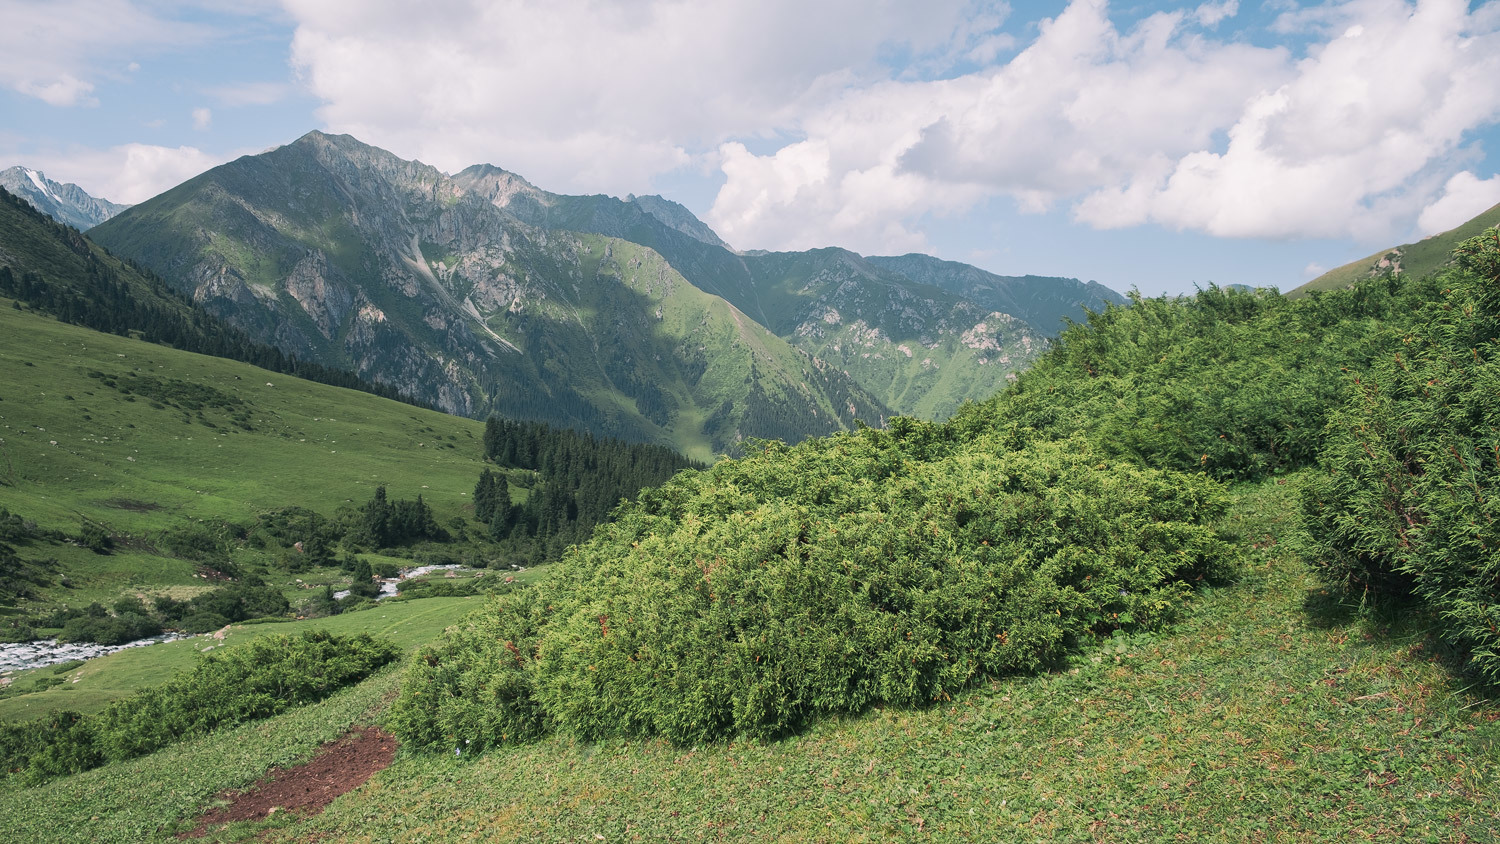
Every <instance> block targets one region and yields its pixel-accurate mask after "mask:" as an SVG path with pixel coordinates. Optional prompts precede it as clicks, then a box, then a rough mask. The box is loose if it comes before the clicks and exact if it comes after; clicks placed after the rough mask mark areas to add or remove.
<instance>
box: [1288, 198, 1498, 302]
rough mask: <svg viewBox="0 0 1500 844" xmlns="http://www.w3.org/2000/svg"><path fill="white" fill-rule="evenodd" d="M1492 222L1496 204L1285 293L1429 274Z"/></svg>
mask: <svg viewBox="0 0 1500 844" xmlns="http://www.w3.org/2000/svg"><path fill="white" fill-rule="evenodd" d="M1496 225H1500V205H1496V206H1495V207H1493V208H1491V209H1489V210H1488V211H1485V212H1484V213H1483V214H1480V215H1479V216H1477V217H1475V218H1474V219H1472V220H1470V221H1468V222H1467V223H1464V224H1463V225H1461V226H1458V227H1456V228H1453V229H1449V230H1448V231H1445V232H1443V233H1441V234H1435V235H1433V236H1431V237H1427V238H1423V239H1422V240H1419V241H1417V242H1416V243H1407V244H1403V245H1401V246H1394V247H1391V248H1390V249H1382V250H1381V251H1379V252H1376V253H1375V254H1373V255H1370V256H1368V257H1365V258H1361V259H1359V260H1358V261H1351V262H1349V263H1347V264H1345V265H1343V266H1342V267H1336V268H1334V269H1331V270H1329V271H1328V272H1326V273H1323V274H1322V275H1320V276H1318V277H1317V278H1315V279H1313V280H1312V281H1309V282H1307V283H1306V284H1304V285H1302V286H1300V287H1297V288H1296V289H1294V290H1292V291H1291V292H1290V293H1287V294H1286V295H1288V296H1291V297H1297V296H1305V295H1307V294H1308V293H1309V292H1311V291H1313V290H1334V289H1337V288H1340V287H1348V286H1349V285H1351V284H1354V283H1355V282H1357V281H1363V280H1364V279H1367V278H1376V277H1378V276H1381V275H1384V274H1385V273H1387V272H1390V273H1395V274H1399V275H1408V276H1412V277H1414V278H1420V277H1422V276H1425V275H1430V274H1432V273H1434V272H1437V271H1438V270H1439V269H1442V268H1443V267H1445V266H1448V265H1449V264H1450V263H1451V262H1452V257H1453V248H1454V247H1456V246H1457V245H1458V244H1459V243H1460V242H1462V241H1465V240H1468V239H1469V238H1471V237H1475V236H1477V235H1479V234H1480V233H1482V232H1483V231H1484V230H1485V229H1487V228H1490V227H1492V226H1496Z"/></svg>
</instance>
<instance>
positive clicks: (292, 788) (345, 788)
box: [177, 727, 396, 839]
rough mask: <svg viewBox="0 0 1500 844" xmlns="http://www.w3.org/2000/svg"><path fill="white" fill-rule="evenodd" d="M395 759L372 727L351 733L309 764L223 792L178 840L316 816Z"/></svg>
mask: <svg viewBox="0 0 1500 844" xmlns="http://www.w3.org/2000/svg"><path fill="white" fill-rule="evenodd" d="M395 756H396V738H395V736H392V735H391V734H390V733H387V732H385V731H383V730H380V729H378V728H376V727H364V728H362V729H358V730H353V731H351V732H349V733H348V734H346V735H345V736H344V737H343V738H341V739H339V740H338V741H337V742H334V743H330V744H326V745H324V746H323V748H322V749H321V750H319V751H318V755H316V756H314V757H313V758H312V759H311V760H309V761H307V762H304V763H302V764H301V765H296V766H294V767H291V768H276V769H274V770H272V771H271V772H270V773H269V774H267V775H266V776H265V777H264V778H263V779H261V780H260V781H259V782H257V783H255V784H254V785H252V786H250V787H249V788H247V789H245V790H244V791H235V792H226V793H224V794H220V795H219V799H221V800H228V801H229V805H228V806H221V807H219V808H217V809H214V810H212V811H210V812H208V813H207V814H205V815H204V816H203V817H201V818H199V819H198V826H197V827H195V828H194V829H193V831H191V832H184V833H182V834H181V835H178V836H177V837H178V838H182V839H187V838H201V837H202V836H204V835H206V834H208V830H209V828H210V827H213V826H218V825H220V824H226V823H230V822H232V821H259V820H264V819H266V818H267V817H269V816H270V815H271V813H273V812H296V813H298V814H300V815H304V816H306V815H316V814H317V813H318V812H321V811H323V809H324V808H326V807H327V806H328V804H329V803H332V802H333V801H334V798H336V797H338V796H340V795H342V794H346V793H348V792H350V791H353V790H354V789H356V788H359V787H360V786H361V785H364V782H365V780H367V779H369V778H370V777H371V776H373V775H374V774H375V773H376V772H378V771H381V770H384V769H385V768H387V767H389V766H390V764H391V760H392V759H393V758H395Z"/></svg>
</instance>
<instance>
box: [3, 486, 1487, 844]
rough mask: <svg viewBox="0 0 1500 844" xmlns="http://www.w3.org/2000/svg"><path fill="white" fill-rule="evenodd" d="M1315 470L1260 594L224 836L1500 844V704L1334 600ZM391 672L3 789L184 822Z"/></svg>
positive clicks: (525, 750) (114, 823)
mask: <svg viewBox="0 0 1500 844" xmlns="http://www.w3.org/2000/svg"><path fill="white" fill-rule="evenodd" d="M1296 484H1297V479H1296V478H1295V477H1294V478H1292V479H1291V480H1289V481H1288V480H1287V479H1285V478H1282V479H1273V480H1268V481H1266V482H1264V483H1261V484H1254V485H1241V486H1239V487H1238V488H1236V490H1235V496H1236V503H1235V507H1234V509H1233V511H1232V512H1231V515H1230V516H1229V517H1228V520H1227V522H1228V523H1227V525H1226V527H1228V528H1230V529H1231V530H1232V531H1233V533H1234V535H1235V536H1236V541H1237V542H1239V543H1241V544H1242V546H1243V548H1244V551H1245V556H1244V561H1243V564H1242V569H1241V572H1240V577H1239V580H1238V581H1237V582H1236V583H1235V584H1234V585H1231V586H1227V587H1220V588H1212V589H1205V590H1203V591H1201V592H1200V593H1199V595H1198V597H1197V599H1196V600H1195V601H1194V602H1193V604H1192V605H1191V607H1190V609H1189V610H1188V612H1187V613H1186V615H1185V617H1184V618H1183V619H1182V620H1181V621H1179V622H1178V623H1177V624H1176V625H1174V626H1173V627H1171V628H1169V629H1167V630H1165V631H1163V632H1160V633H1156V634H1137V635H1135V636H1132V637H1127V638H1120V639H1116V640H1115V641H1113V642H1109V643H1107V644H1105V645H1104V646H1103V647H1102V648H1099V649H1097V650H1094V651H1091V652H1086V653H1084V654H1083V655H1082V656H1080V657H1078V658H1077V659H1075V660H1074V661H1073V662H1072V663H1071V665H1069V666H1068V667H1066V668H1063V669H1061V670H1058V671H1054V672H1051V673H1047V674H1043V675H1040V676H1034V677H1016V678H1010V679H1002V680H998V681H994V682H991V683H989V684H987V685H985V686H983V687H981V688H978V689H975V690H973V691H971V692H968V693H964V694H962V695H956V696H954V698H953V699H952V700H951V701H948V702H946V703H944V704H942V705H940V706H937V707H934V708H931V709H925V710H918V711H912V710H903V709H881V708H877V709H873V710H870V711H868V712H865V713H863V714H861V715H858V716H854V717H849V718H843V719H831V720H825V721H821V722H819V723H817V724H815V725H814V726H812V727H811V729H809V730H808V731H807V732H805V733H803V734H801V735H798V736H795V737H792V738H788V739H784V740H781V741H775V742H770V743H758V742H744V741H730V742H723V743H715V744H709V745H702V746H695V747H682V746H674V745H671V744H669V743H666V742H663V741H656V740H653V741H643V742H642V741H635V742H625V741H611V742H603V743H598V744H588V743H582V742H578V741H576V740H573V739H570V738H567V737H556V738H551V739H547V740H544V741H540V742H537V743H534V744H530V745H524V746H520V747H515V748H509V749H502V750H496V751H492V752H489V753H486V754H483V755H479V756H477V757H475V758H472V759H471V758H462V757H460V758H455V757H454V756H452V755H430V754H415V753H410V752H403V753H402V754H401V756H399V757H398V759H397V762H396V764H395V765H393V766H392V767H391V768H389V769H387V770H386V771H384V772H382V773H380V774H378V775H377V776H376V777H375V779H373V780H372V781H371V782H369V783H367V784H366V785H365V786H363V787H362V788H360V789H358V790H356V791H354V792H351V793H349V794H347V795H345V796H343V797H341V798H339V799H338V800H336V801H335V802H334V803H333V805H332V806H331V807H330V808H329V809H328V810H327V811H326V812H325V813H324V814H322V815H319V816H317V817H313V818H308V819H298V818H281V819H275V820H271V821H267V822H264V823H258V824H240V825H236V826H234V827H231V828H227V829H224V830H219V831H217V832H215V833H214V834H213V835H211V836H210V838H209V839H207V840H231V841H243V840H257V841H272V842H282V841H285V842H292V841H309V840H338V841H371V842H373V841H460V840H525V841H580V840H581V841H600V840H602V841H665V840H681V841H696V840H727V841H750V840H754V841H766V840H771V841H896V840H900V841H1077V842H1144V841H1204V842H1292V841H1296V842H1302V841H1329V842H1333V841H1339V842H1344V841H1372V842H1374V841H1382V842H1383V841H1438V842H1485V841H1495V840H1500V710H1497V709H1496V708H1495V705H1494V704H1493V703H1492V702H1489V701H1486V700H1484V699H1482V698H1479V697H1474V696H1472V695H1471V694H1470V693H1469V692H1468V691H1466V689H1465V686H1466V684H1467V681H1465V680H1464V679H1463V678H1462V677H1461V676H1458V675H1456V674H1455V673H1453V672H1452V671H1451V670H1450V668H1449V666H1448V663H1447V660H1446V654H1445V653H1444V651H1443V649H1442V647H1441V646H1439V645H1436V644H1434V642H1435V640H1434V638H1433V637H1431V636H1430V635H1429V630H1428V628H1427V626H1426V623H1425V621H1424V619H1422V618H1421V617H1420V616H1418V615H1409V614H1407V615H1403V614H1381V613H1376V612H1370V611H1363V612H1362V611H1361V610H1360V609H1359V608H1357V607H1351V606H1344V605H1340V604H1338V603H1337V602H1336V601H1335V600H1334V599H1333V598H1332V597H1330V595H1329V593H1328V592H1327V591H1326V590H1324V589H1323V588H1322V587H1321V585H1320V584H1319V582H1318V581H1317V580H1316V578H1315V577H1314V576H1313V575H1312V573H1311V571H1310V569H1309V568H1308V566H1307V564H1306V563H1305V562H1304V561H1303V560H1302V559H1301V558H1300V557H1299V556H1298V551H1297V549H1298V547H1299V545H1300V542H1301V539H1300V536H1299V528H1298V527H1297V524H1296V520H1295V518H1294V516H1293V513H1294V512H1295V497H1294V493H1295V488H1296ZM413 603H414V604H422V603H425V602H413ZM375 612H378V610H377V611H375ZM367 614H368V613H359V614H358V615H367ZM274 627H277V628H282V629H284V628H285V625H274ZM392 682H393V681H392V675H390V674H382V675H380V676H379V677H377V678H374V679H372V680H369V681H366V682H365V683H364V684H362V685H361V686H359V687H357V688H355V689H352V690H350V691H348V692H345V693H342V694H341V695H339V696H336V697H335V698H332V699H330V700H329V701H324V702H323V703H320V704H316V705H314V706H310V707H307V708H306V709H304V710H301V711H298V712H293V713H288V714H286V715H283V716H278V717H277V718H273V719H269V720H268V721H266V722H263V723H261V724H259V725H250V726H248V727H242V728H237V729H235V730H231V731H227V732H225V733H223V734H220V735H215V736H211V737H209V738H207V739H204V740H200V741H195V742H190V743H187V744H185V745H183V746H180V747H175V748H170V749H168V750H165V751H162V752H159V753H156V754H153V755H152V756H149V757H146V758H143V759H138V760H134V761H132V762H130V763H123V764H119V765H110V766H107V767H104V768H100V769H98V770H95V771H91V772H88V773H86V774H80V775H76V776H74V777H69V778H67V779H63V780H58V781H56V782H53V783H50V784H48V785H46V786H43V787H40V788H38V789H32V790H26V791H17V792H12V793H7V794H0V815H3V816H5V817H8V818H18V819H20V824H21V825H20V826H19V827H14V828H16V829H19V830H20V831H22V832H25V833H27V834H28V835H32V836H34V837H33V838H32V839H30V840H37V841H46V840H65V836H64V835H63V834H62V833H61V832H60V831H61V830H68V831H69V834H70V835H76V834H83V833H87V834H88V835H89V836H90V837H91V838H93V839H95V840H100V841H123V840H151V839H153V838H156V837H164V836H165V835H166V834H167V833H169V832H172V831H174V830H177V829H183V828H187V827H190V826H191V818H192V817H194V816H195V815H196V813H197V812H199V811H201V810H202V809H203V808H206V807H207V806H209V805H210V804H211V803H212V798H211V795H212V794H214V793H216V792H217V791H218V790H219V789H223V788H234V787H239V786H242V785H244V784H245V783H247V782H250V781H252V780H253V779H255V777H256V776H257V775H258V773H259V772H260V771H263V770H264V769H265V767H268V766H269V765H270V764H272V760H277V761H284V760H286V759H288V758H295V757H298V756H306V755H307V754H309V753H311V752H312V750H313V749H314V748H315V747H316V746H317V743H316V742H314V741H310V738H314V737H318V736H325V735H329V736H331V735H334V734H336V728H337V726H338V725H340V724H344V725H347V724H352V723H355V722H356V721H369V720H378V718H379V716H378V709H379V706H378V701H379V700H381V699H382V698H383V697H386V698H388V696H389V694H390V693H391V692H392V690H393V686H392ZM361 707H363V708H361ZM356 710H358V711H356ZM299 730H305V731H310V733H311V736H302V735H297V736H295V737H294V736H293V734H294V733H295V732H296V731H299ZM320 740H321V739H320ZM132 789H139V790H140V791H141V792H142V793H143V796H142V798H141V805H136V804H135V803H134V802H133V801H132V800H131V798H130V797H129V796H128V795H129V794H130V793H131V790H132ZM66 840H76V839H66Z"/></svg>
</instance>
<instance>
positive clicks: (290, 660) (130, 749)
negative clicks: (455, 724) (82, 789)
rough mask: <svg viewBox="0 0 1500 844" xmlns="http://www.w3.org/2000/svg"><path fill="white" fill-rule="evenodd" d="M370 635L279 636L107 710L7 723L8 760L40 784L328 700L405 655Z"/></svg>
mask: <svg viewBox="0 0 1500 844" xmlns="http://www.w3.org/2000/svg"><path fill="white" fill-rule="evenodd" d="M397 653H399V650H398V649H397V647H396V646H395V645H394V644H392V643H391V642H389V641H387V640H384V639H375V638H372V637H371V636H370V635H369V634H365V633H361V634H359V635H358V636H334V635H331V634H329V633H327V632H324V631H309V632H306V633H303V634H302V635H300V636H285V635H269V636H262V637H260V638H258V639H254V640H251V641H250V642H247V643H245V644H243V645H237V646H234V647H230V648H224V649H222V650H216V651H213V652H212V653H209V654H207V655H205V656H204V657H203V658H202V659H201V660H200V661H199V662H198V664H197V665H196V666H195V667H194V668H193V670H191V671H189V672H186V673H185V674H182V675H179V676H178V677H175V678H173V679H172V680H171V681H169V682H167V683H166V684H165V685H162V686H158V687H156V688H153V689H148V690H146V691H144V692H139V693H137V694H135V695H132V696H130V697H128V698H124V699H122V700H119V701H116V702H114V703H112V704H110V705H109V707H108V708H106V709H105V710H104V711H103V712H101V713H100V714H98V715H95V716H90V717H84V716H80V715H78V714H77V713H72V712H62V713H58V714H56V715H53V716H50V717H48V718H45V719H42V720H39V721H32V722H30V723H21V724H5V725H0V765H3V768H4V770H5V771H6V772H8V773H10V774H13V775H18V776H19V777H20V778H21V779H22V781H24V782H27V783H37V782H42V781H45V780H47V779H50V778H52V777H54V776H61V775H65V774H71V773H76V772H78V771H82V770H86V769H88V768H93V767H97V766H98V765H101V764H104V763H105V762H112V761H119V760H123V759H130V758H133V757H136V756H143V755H145V754H147V753H150V752H152V751H154V750H156V749H158V748H160V747H164V746H166V745H167V744H170V743H172V742H175V741H180V740H182V739H185V738H191V737H193V736H198V735H202V734H204V733H207V732H208V731H210V730H213V729H215V728H217V727H220V726H223V725H228V724H238V723H242V722H245V721H250V720H254V719H257V718H265V717H267V716H270V715H275V714H276V713H278V712H283V711H285V710H287V709H289V708H291V707H294V706H300V705H302V704H304V703H311V702H313V701H316V700H321V699H323V698H324V697H327V696H328V695H330V694H332V693H333V692H335V691H337V690H338V689H340V688H343V687H344V686H347V685H350V684H352V683H357V682H359V681H360V680H362V679H364V678H365V677H368V676H369V675H370V674H371V673H373V672H374V671H375V670H376V669H378V668H379V667H381V666H383V665H385V664H387V663H389V662H390V661H391V660H393V659H395V657H396V654H397Z"/></svg>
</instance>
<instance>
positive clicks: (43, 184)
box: [0, 166, 130, 231]
mask: <svg viewBox="0 0 1500 844" xmlns="http://www.w3.org/2000/svg"><path fill="white" fill-rule="evenodd" d="M0 187H4V188H5V189H6V190H8V191H10V192H11V193H13V194H15V195H16V196H19V197H21V198H22V199H24V200H26V201H27V202H29V203H31V207H33V208H35V209H36V210H38V211H40V212H42V213H43V214H46V215H47V216H48V217H51V218H52V219H54V220H56V221H58V222H59V223H63V224H64V225H69V226H72V227H73V228H75V229H78V230H79V231H85V230H87V229H89V228H92V227H94V226H97V225H98V224H100V223H102V222H104V221H105V220H108V219H109V218H111V217H113V216H115V215H116V214H118V213H120V212H121V211H124V210H125V209H126V208H129V207H130V206H129V205H120V204H119V203H115V202H110V201H109V200H107V199H100V198H99V197H96V196H90V195H89V192H88V191H86V190H84V189H83V188H81V187H79V186H77V185H75V184H73V183H72V182H69V183H67V184H59V183H57V182H54V181H52V180H51V179H49V178H47V175H46V174H45V173H43V172H41V171H40V170H33V169H31V168H29V167H20V166H17V167H8V168H6V169H5V170H0Z"/></svg>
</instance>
